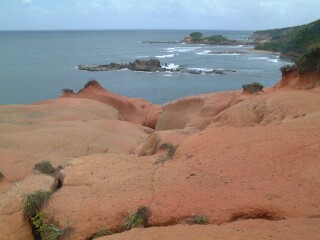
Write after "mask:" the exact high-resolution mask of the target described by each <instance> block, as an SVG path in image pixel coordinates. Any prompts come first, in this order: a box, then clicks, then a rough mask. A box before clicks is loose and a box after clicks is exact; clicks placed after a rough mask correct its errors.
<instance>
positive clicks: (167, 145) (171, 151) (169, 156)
mask: <svg viewBox="0 0 320 240" xmlns="http://www.w3.org/2000/svg"><path fill="white" fill-rule="evenodd" d="M177 147H178V146H173V144H172V143H164V144H161V145H160V147H159V149H164V150H166V151H167V155H166V156H163V155H160V157H159V158H158V159H157V160H156V161H155V164H158V163H164V162H165V161H168V160H171V159H172V158H173V156H174V154H175V152H176V150H177Z"/></svg>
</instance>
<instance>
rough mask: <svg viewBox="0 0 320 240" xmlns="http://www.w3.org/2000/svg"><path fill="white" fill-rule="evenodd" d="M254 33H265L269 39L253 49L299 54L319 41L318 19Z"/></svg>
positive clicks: (319, 26) (319, 27) (319, 24)
mask: <svg viewBox="0 0 320 240" xmlns="http://www.w3.org/2000/svg"><path fill="white" fill-rule="evenodd" d="M255 34H260V35H267V36H269V37H270V39H271V40H270V42H266V43H262V44H258V45H257V46H256V47H255V49H259V50H268V51H275V52H282V53H295V54H294V55H295V56H299V55H301V54H304V53H306V52H307V51H308V50H309V49H310V47H312V46H314V44H315V43H319V42H320V19H318V20H316V21H314V22H311V23H309V24H305V25H301V26H296V27H290V28H281V29H272V30H264V31H257V32H255Z"/></svg>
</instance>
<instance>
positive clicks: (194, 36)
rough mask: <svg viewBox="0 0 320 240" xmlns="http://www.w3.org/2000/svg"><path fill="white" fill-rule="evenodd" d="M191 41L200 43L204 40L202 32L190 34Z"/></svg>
mask: <svg viewBox="0 0 320 240" xmlns="http://www.w3.org/2000/svg"><path fill="white" fill-rule="evenodd" d="M190 37H191V41H193V42H198V41H200V40H202V39H203V34H202V33H201V32H193V33H190Z"/></svg>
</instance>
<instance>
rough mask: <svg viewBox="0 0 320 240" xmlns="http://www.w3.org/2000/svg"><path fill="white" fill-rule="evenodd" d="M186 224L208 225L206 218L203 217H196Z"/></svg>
mask: <svg viewBox="0 0 320 240" xmlns="http://www.w3.org/2000/svg"><path fill="white" fill-rule="evenodd" d="M187 223H188V224H202V225H205V224H208V218H207V217H206V216H204V215H196V216H193V217H190V218H189V219H188V220H187Z"/></svg>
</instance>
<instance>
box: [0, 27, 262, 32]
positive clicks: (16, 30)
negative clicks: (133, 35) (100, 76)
mask: <svg viewBox="0 0 320 240" xmlns="http://www.w3.org/2000/svg"><path fill="white" fill-rule="evenodd" d="M188 30H190V31H258V30H257V29H205V28H202V29H201V28H190V29H186V28H176V29H173V28H168V29H165V28H106V29H102V28H97V29H93V28H92V29H91V28H90V29H0V32H45V31H47V32H49V31H188Z"/></svg>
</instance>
